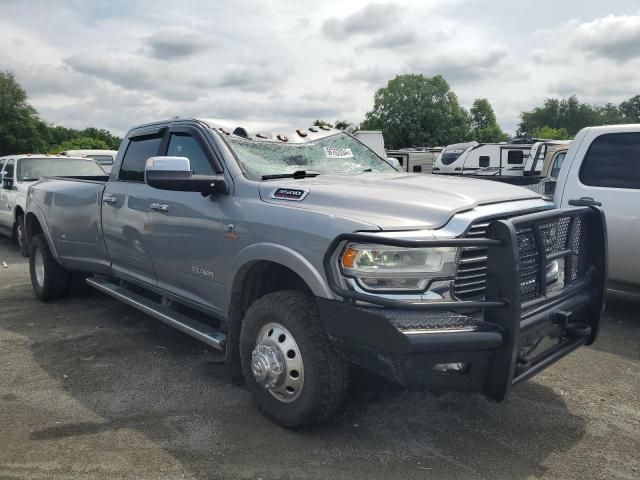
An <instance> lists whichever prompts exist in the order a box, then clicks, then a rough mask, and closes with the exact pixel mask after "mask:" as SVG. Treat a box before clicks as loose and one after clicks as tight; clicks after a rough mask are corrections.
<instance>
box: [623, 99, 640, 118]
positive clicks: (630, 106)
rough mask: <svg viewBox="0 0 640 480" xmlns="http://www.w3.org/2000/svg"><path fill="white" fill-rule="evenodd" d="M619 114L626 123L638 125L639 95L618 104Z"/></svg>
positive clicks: (639, 112) (639, 116)
mask: <svg viewBox="0 0 640 480" xmlns="http://www.w3.org/2000/svg"><path fill="white" fill-rule="evenodd" d="M619 109H620V113H621V114H622V115H623V117H624V122H626V123H640V95H636V96H635V97H631V98H630V99H629V100H625V101H624V102H622V103H621V104H620V107H619Z"/></svg>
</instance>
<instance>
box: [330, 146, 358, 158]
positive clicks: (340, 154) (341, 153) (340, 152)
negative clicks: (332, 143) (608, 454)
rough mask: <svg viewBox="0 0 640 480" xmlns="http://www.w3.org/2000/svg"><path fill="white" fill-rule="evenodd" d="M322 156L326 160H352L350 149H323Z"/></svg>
mask: <svg viewBox="0 0 640 480" xmlns="http://www.w3.org/2000/svg"><path fill="white" fill-rule="evenodd" d="M324 155H325V157H327V158H353V152H352V151H351V149H350V148H331V147H324Z"/></svg>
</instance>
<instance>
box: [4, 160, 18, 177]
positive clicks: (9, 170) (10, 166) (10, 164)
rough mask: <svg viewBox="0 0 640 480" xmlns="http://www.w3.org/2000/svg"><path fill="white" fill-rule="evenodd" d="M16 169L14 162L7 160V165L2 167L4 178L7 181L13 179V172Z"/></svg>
mask: <svg viewBox="0 0 640 480" xmlns="http://www.w3.org/2000/svg"><path fill="white" fill-rule="evenodd" d="M15 168H16V161H15V160H13V159H10V160H7V163H5V165H4V172H5V173H4V176H5V178H8V179H13V171H14V170H15Z"/></svg>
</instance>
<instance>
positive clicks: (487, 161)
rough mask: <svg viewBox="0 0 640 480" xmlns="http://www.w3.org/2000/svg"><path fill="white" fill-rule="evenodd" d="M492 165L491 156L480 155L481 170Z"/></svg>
mask: <svg viewBox="0 0 640 480" xmlns="http://www.w3.org/2000/svg"><path fill="white" fill-rule="evenodd" d="M490 164H491V158H490V157H489V155H480V159H479V160H478V165H479V166H480V167H481V168H484V167H488V166H489V165H490Z"/></svg>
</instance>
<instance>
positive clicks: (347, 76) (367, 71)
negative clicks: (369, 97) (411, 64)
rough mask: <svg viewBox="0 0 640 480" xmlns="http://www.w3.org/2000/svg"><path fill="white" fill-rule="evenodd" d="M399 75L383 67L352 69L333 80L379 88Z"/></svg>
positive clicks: (395, 71)
mask: <svg viewBox="0 0 640 480" xmlns="http://www.w3.org/2000/svg"><path fill="white" fill-rule="evenodd" d="M401 73H403V72H401V71H399V70H398V69H397V68H393V67H385V66H375V67H364V68H353V69H351V70H348V71H347V72H346V73H344V74H342V75H338V76H336V77H335V78H334V80H335V81H336V82H361V83H364V84H366V85H369V86H372V87H376V88H379V87H383V86H384V85H386V84H387V82H388V81H389V80H391V79H392V78H394V77H395V76H396V75H400V74H401Z"/></svg>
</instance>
